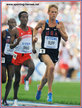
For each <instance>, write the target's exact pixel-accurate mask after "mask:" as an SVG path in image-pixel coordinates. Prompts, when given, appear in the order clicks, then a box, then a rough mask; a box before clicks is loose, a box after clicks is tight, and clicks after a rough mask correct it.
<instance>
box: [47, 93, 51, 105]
mask: <svg viewBox="0 0 82 108" xmlns="http://www.w3.org/2000/svg"><path fill="white" fill-rule="evenodd" d="M47 101H48V102H50V103H52V93H51V92H50V93H48V96H47Z"/></svg>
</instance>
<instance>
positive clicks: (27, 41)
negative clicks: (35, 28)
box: [14, 35, 32, 53]
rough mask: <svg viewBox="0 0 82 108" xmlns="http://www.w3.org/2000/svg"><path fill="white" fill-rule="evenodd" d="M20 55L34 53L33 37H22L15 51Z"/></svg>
mask: <svg viewBox="0 0 82 108" xmlns="http://www.w3.org/2000/svg"><path fill="white" fill-rule="evenodd" d="M14 51H15V52H18V53H31V52H32V35H24V36H22V40H21V41H20V42H19V45H17V46H16V47H15V49H14Z"/></svg>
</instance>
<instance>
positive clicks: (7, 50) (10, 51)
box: [4, 43, 14, 55]
mask: <svg viewBox="0 0 82 108" xmlns="http://www.w3.org/2000/svg"><path fill="white" fill-rule="evenodd" d="M13 52H14V49H11V48H10V44H8V43H6V45H5V49H4V54H6V55H13Z"/></svg>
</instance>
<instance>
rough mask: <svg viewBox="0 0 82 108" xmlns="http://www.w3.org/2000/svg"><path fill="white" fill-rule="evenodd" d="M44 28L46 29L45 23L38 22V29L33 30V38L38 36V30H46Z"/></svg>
mask: <svg viewBox="0 0 82 108" xmlns="http://www.w3.org/2000/svg"><path fill="white" fill-rule="evenodd" d="M44 27H45V21H40V22H38V24H37V25H36V27H35V28H34V30H33V38H34V37H35V36H36V35H37V33H38V29H39V28H41V29H42V30H44Z"/></svg>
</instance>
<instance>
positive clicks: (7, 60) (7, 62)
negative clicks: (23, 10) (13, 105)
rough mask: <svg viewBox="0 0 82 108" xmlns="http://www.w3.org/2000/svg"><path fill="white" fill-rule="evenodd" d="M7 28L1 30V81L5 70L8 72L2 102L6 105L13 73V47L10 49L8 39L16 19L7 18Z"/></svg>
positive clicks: (4, 78) (3, 78)
mask: <svg viewBox="0 0 82 108" xmlns="http://www.w3.org/2000/svg"><path fill="white" fill-rule="evenodd" d="M8 26H9V29H6V30H4V31H2V83H5V82H6V70H7V73H8V82H7V84H6V90H5V96H4V99H3V104H4V105H8V103H7V101H6V99H7V96H8V94H9V91H10V89H11V84H12V78H13V75H14V69H13V64H12V63H11V61H12V55H13V49H10V41H11V34H12V29H13V28H14V27H15V26H16V21H15V19H13V18H10V19H9V20H8Z"/></svg>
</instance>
